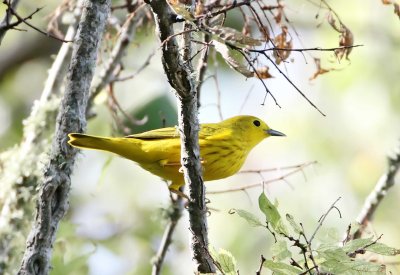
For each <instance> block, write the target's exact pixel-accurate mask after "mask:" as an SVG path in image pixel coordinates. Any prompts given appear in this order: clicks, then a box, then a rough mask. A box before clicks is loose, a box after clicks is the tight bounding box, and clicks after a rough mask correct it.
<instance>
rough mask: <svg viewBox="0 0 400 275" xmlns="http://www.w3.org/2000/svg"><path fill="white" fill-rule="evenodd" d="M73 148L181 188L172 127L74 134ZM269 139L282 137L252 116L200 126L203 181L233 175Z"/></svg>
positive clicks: (176, 132)
mask: <svg viewBox="0 0 400 275" xmlns="http://www.w3.org/2000/svg"><path fill="white" fill-rule="evenodd" d="M68 136H69V138H70V139H69V141H68V143H69V144H70V145H72V146H74V147H78V148H85V149H95V150H103V151H108V152H112V153H115V154H117V155H120V156H122V157H124V158H127V159H130V160H132V161H134V162H136V163H138V164H139V165H140V166H141V167H142V168H143V169H145V170H147V171H149V172H151V173H153V174H154V175H157V176H159V177H161V178H163V179H165V180H168V181H171V185H170V186H169V188H170V190H171V191H174V192H175V191H179V187H181V186H182V185H183V184H184V179H183V174H182V173H181V172H180V167H181V159H180V152H181V142H180V137H179V130H178V129H177V128H176V127H168V128H161V129H155V130H151V131H148V132H144V133H140V134H134V135H130V136H126V137H116V138H114V137H97V136H90V135H84V134H78V133H71V134H69V135H68ZM269 136H285V134H283V133H281V132H279V131H276V130H273V129H271V128H269V127H268V125H267V124H266V123H265V122H264V121H262V120H261V119H259V118H257V117H254V116H235V117H232V118H229V119H226V120H224V121H221V122H219V123H208V124H201V125H200V132H199V145H200V157H201V160H202V165H203V179H204V180H205V181H209V180H218V179H223V178H226V177H229V176H232V175H234V174H236V173H237V172H238V171H239V169H240V168H241V167H242V165H243V163H244V161H245V160H246V158H247V155H248V154H249V152H250V151H251V149H253V148H254V146H256V145H257V144H258V143H260V142H261V141H262V140H263V139H265V138H267V137H269Z"/></svg>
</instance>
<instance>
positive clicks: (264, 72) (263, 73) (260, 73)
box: [254, 66, 273, 79]
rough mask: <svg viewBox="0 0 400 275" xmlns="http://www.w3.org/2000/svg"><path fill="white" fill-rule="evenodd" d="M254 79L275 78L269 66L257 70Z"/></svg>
mask: <svg viewBox="0 0 400 275" xmlns="http://www.w3.org/2000/svg"><path fill="white" fill-rule="evenodd" d="M254 77H258V78H261V79H268V78H273V76H272V75H271V74H270V73H269V67H268V66H264V67H260V68H257V69H256V72H254Z"/></svg>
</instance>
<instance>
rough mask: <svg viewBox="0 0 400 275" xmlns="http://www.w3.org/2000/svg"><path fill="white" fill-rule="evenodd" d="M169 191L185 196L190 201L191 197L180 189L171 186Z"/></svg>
mask: <svg viewBox="0 0 400 275" xmlns="http://www.w3.org/2000/svg"><path fill="white" fill-rule="evenodd" d="M169 191H170V192H171V193H174V194H177V195H178V196H180V197H182V198H185V199H187V200H188V201H189V197H188V196H187V195H186V194H185V193H183V192H182V191H179V190H177V189H174V188H171V187H170V188H169Z"/></svg>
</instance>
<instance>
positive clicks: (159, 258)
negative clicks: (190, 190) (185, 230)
mask: <svg viewBox="0 0 400 275" xmlns="http://www.w3.org/2000/svg"><path fill="white" fill-rule="evenodd" d="M171 195H172V194H171ZM182 210H183V197H181V196H177V198H176V199H174V198H172V197H171V209H170V212H169V214H168V219H169V221H168V224H167V226H166V228H165V230H164V234H163V237H162V240H161V244H160V246H159V248H158V251H157V254H156V256H155V259H154V262H153V268H152V271H151V274H152V275H159V274H161V267H162V264H163V262H164V258H165V255H166V254H167V250H168V247H169V246H170V244H171V242H172V235H173V234H174V231H175V228H176V225H177V224H178V221H179V219H180V218H181V216H182Z"/></svg>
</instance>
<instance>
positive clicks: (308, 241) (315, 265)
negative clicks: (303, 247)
mask: <svg viewBox="0 0 400 275" xmlns="http://www.w3.org/2000/svg"><path fill="white" fill-rule="evenodd" d="M328 213H329V211H328V212H327V213H326V214H328ZM300 226H301V229H302V230H301V232H300V235H301V236H303V238H304V240H305V241H306V244H307V248H308V253H309V254H310V255H309V258H310V260H311V261H312V263H313V265H314V266H313V267H314V268H315V271H316V272H317V274H320V272H319V268H318V265H317V263H316V261H315V258H314V254H313V250H312V246H311V242H312V239H313V237H314V235H313V236H311V238H310V240H308V239H307V236H306V233H305V230H304V227H303V224H302V223H300Z"/></svg>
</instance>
